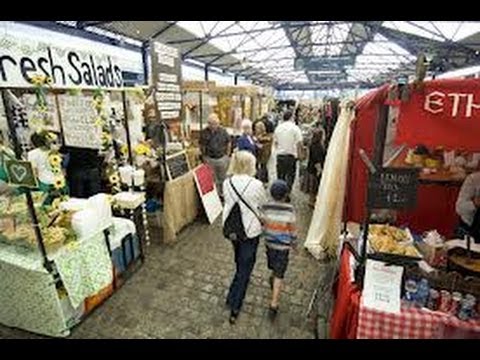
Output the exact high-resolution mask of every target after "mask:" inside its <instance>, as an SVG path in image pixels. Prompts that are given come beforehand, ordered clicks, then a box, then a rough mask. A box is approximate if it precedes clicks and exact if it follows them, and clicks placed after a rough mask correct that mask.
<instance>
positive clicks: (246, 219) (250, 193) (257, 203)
mask: <svg viewBox="0 0 480 360" xmlns="http://www.w3.org/2000/svg"><path fill="white" fill-rule="evenodd" d="M231 179H232V183H233V185H234V186H235V188H236V189H237V191H238V193H239V194H240V195H241V196H242V198H243V199H244V200H245V201H246V202H247V203H248V204H249V205H250V207H251V208H252V209H254V210H255V211H256V214H257V216H258V217H260V207H261V206H262V205H263V204H265V203H266V202H267V194H266V192H265V188H264V187H263V184H262V182H261V181H260V180H257V179H255V178H254V177H251V176H248V175H233V176H232V178H231ZM223 195H224V198H225V204H224V206H223V216H222V223H225V220H226V219H227V217H228V215H229V214H230V211H231V210H232V208H233V205H235V203H237V202H238V203H239V204H240V211H241V212H242V221H243V226H244V228H245V233H246V235H247V237H248V238H249V239H251V238H254V237H257V236H259V235H260V234H261V233H262V224H261V223H260V221H259V220H258V218H257V216H255V214H253V213H252V211H251V210H250V209H249V208H248V207H247V206H246V205H245V204H244V203H243V202H242V201H241V200H240V199H239V198H238V196H237V194H236V193H235V190H233V189H232V187H231V186H230V178H227V179H226V180H225V181H224V182H223Z"/></svg>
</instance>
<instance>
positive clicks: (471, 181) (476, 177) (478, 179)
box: [455, 172, 480, 225]
mask: <svg viewBox="0 0 480 360" xmlns="http://www.w3.org/2000/svg"><path fill="white" fill-rule="evenodd" d="M477 196H480V172H476V173H473V174H470V175H468V176H467V178H466V179H465V181H464V182H463V185H462V188H461V189H460V192H459V194H458V198H457V204H456V206H455V209H456V211H457V214H458V215H459V216H460V217H461V218H462V220H463V222H465V223H466V224H467V225H472V223H473V218H474V217H475V212H476V211H477V208H476V207H475V205H474V204H473V201H472V198H474V197H477Z"/></svg>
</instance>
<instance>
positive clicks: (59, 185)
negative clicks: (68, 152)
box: [53, 176, 65, 190]
mask: <svg viewBox="0 0 480 360" xmlns="http://www.w3.org/2000/svg"><path fill="white" fill-rule="evenodd" d="M53 187H54V188H55V190H60V189H63V188H64V187H65V178H64V177H63V176H57V177H55V181H54V182H53Z"/></svg>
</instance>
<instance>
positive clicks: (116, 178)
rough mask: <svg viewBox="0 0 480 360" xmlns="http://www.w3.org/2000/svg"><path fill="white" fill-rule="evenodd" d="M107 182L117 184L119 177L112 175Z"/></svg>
mask: <svg viewBox="0 0 480 360" xmlns="http://www.w3.org/2000/svg"><path fill="white" fill-rule="evenodd" d="M109 180H110V182H111V183H112V184H118V183H119V182H120V177H119V176H118V174H113V175H110V178H109Z"/></svg>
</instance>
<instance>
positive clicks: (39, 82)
mask: <svg viewBox="0 0 480 360" xmlns="http://www.w3.org/2000/svg"><path fill="white" fill-rule="evenodd" d="M30 82H31V83H32V84H33V85H36V86H39V85H42V82H43V79H42V76H41V75H33V76H32V77H31V78H30Z"/></svg>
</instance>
